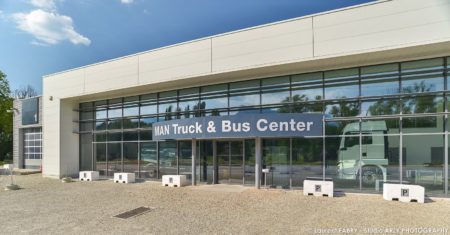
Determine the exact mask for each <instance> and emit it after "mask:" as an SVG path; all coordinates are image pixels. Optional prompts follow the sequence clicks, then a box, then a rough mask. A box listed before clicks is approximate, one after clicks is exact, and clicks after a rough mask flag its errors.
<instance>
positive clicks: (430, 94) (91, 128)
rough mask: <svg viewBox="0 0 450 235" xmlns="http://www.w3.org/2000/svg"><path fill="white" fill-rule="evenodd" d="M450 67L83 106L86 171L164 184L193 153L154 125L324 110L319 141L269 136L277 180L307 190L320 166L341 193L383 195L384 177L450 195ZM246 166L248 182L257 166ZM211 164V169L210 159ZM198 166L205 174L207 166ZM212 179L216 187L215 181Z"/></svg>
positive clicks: (308, 78) (410, 66)
mask: <svg viewBox="0 0 450 235" xmlns="http://www.w3.org/2000/svg"><path fill="white" fill-rule="evenodd" d="M448 61H449V58H448V57H446V58H432V59H424V60H416V61H405V62H398V63H389V64H381V65H372V66H364V67H355V68H344V69H339V70H333V71H318V72H313V73H305V74H293V75H288V76H281V77H273V78H262V79H253V80H248V81H242V82H232V83H223V84H216V85H208V86H201V87H192V88H187V89H180V90H171V91H163V92H159V93H152V94H144V95H139V96H132V97H123V98H115V99H109V100H99V101H93V102H84V103H81V104H80V107H79V108H80V121H79V122H80V125H79V130H80V138H81V139H82V140H81V141H80V143H81V145H80V159H82V161H83V164H82V165H83V168H86V169H87V168H88V166H89V165H92V166H93V167H94V169H97V170H99V171H100V172H101V174H102V175H103V176H107V175H111V174H112V173H113V172H115V171H118V170H127V171H135V172H136V171H137V174H138V175H139V176H140V177H145V178H160V177H161V175H162V174H163V173H167V172H176V171H177V170H178V169H179V168H180V166H181V165H180V164H181V162H182V161H180V159H181V158H182V157H181V156H180V155H183V156H184V153H186V151H187V150H186V151H185V152H183V153H182V152H180V150H179V149H178V150H177V147H176V146H177V143H176V142H175V141H172V142H171V141H167V143H162V142H161V143H156V142H153V141H152V139H151V133H152V123H154V122H157V121H164V120H173V119H177V118H192V117H196V116H210V115H215V116H218V115H221V116H224V115H234V114H238V113H239V114H241V113H267V112H278V113H311V112H316V113H323V114H324V115H325V118H326V119H325V121H326V124H325V126H326V133H325V136H323V137H322V138H321V139H322V140H321V141H320V140H319V139H320V138H318V139H295V138H294V139H292V143H291V140H289V139H266V140H264V144H265V145H264V159H265V161H266V162H265V164H266V165H267V166H272V167H274V168H275V169H274V174H273V177H274V179H273V181H270V182H269V183H270V184H274V185H277V186H278V187H287V186H288V187H291V186H292V187H298V186H301V181H302V179H303V178H305V177H308V176H309V175H312V176H318V175H320V169H319V168H318V167H317V164H322V169H323V171H324V172H322V174H325V176H326V177H331V178H333V179H334V180H335V181H336V186H337V187H338V188H343V189H352V190H353V189H354V190H365V191H368V192H379V190H380V187H382V183H380V178H382V180H381V181H385V180H387V181H389V180H390V181H393V182H395V181H402V182H404V183H416V182H417V183H418V184H421V185H424V186H425V188H426V190H427V193H428V192H429V193H430V195H442V194H444V193H445V192H446V191H447V190H448V189H447V188H448V187H447V188H446V186H448V177H447V179H446V175H447V174H448V164H447V165H446V164H445V163H448V159H447V158H448V156H447V155H448V154H447V153H446V152H448V151H444V150H445V148H448V137H447V136H445V133H446V131H448V127H447V126H446V125H445V124H446V123H447V122H448V121H447V120H448V115H447V114H446V112H447V111H448V103H449V102H448V89H449V88H450V87H449V86H450V84H449V81H448V80H449V79H448V75H449V65H448V63H449V62H448ZM446 139H447V141H445V140H446ZM417 142H419V143H420V145H421V151H423V152H422V153H421V155H420V156H418V155H417V154H415V152H416V151H415V150H414V148H415V147H418V146H419V145H414V144H412V143H417ZM89 143H91V145H92V146H91V151H89V150H90V149H89ZM136 145H137V146H136ZM160 145H161V146H160ZM182 145H184V144H182ZM311 146H314V147H311ZM320 146H322V153H320V151H319V149H320ZM160 147H162V149H160ZM209 149H210V152H212V150H211V149H212V148H209ZM247 151H251V150H250V148H245V152H247ZM113 152H114V153H113ZM252 154H253V153H252ZM252 154H245V156H247V155H248V156H253V155H252ZM415 155H417V156H415ZM208 156H209V155H208ZM321 157H322V160H321V159H320V158H321ZM88 159H92V164H89V163H88V162H87V161H88ZM208 159H209V158H208ZM183 161H184V160H183ZM245 161H246V162H245V163H244V165H245V167H244V179H246V177H247V176H246V172H250V171H251V170H250V169H249V168H250V167H248V166H251V165H253V162H252V161H254V160H253V158H252V157H249V159H246V160H245ZM247 161H248V163H247ZM199 162H200V161H199ZM203 162H204V163H205V164H206V165H207V167H212V165H211V164H212V159H209V160H205V161H203ZM210 163H211V164H210ZM183 164H185V165H186V166H187V165H188V164H186V162H185V161H184V163H183ZM198 167H199V169H197V173H198V174H200V172H201V171H200V168H201V167H202V165H198ZM203 167H204V168H205V166H203ZM206 169H207V168H206ZM446 171H447V173H446ZM208 172H209V171H208V170H206V173H208ZM205 175H206V177H205V179H207V180H205V181H208V179H209V178H211V177H209V176H208V174H205ZM199 177H200V176H199ZM199 179H200V178H199ZM270 180H272V179H270ZM248 182H251V179H249V181H248Z"/></svg>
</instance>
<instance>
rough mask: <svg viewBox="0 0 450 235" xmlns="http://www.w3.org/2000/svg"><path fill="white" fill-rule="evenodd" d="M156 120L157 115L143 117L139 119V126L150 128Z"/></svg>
mask: <svg viewBox="0 0 450 235" xmlns="http://www.w3.org/2000/svg"><path fill="white" fill-rule="evenodd" d="M154 122H158V118H157V117H143V118H141V119H140V127H141V128H150V127H152V123H154Z"/></svg>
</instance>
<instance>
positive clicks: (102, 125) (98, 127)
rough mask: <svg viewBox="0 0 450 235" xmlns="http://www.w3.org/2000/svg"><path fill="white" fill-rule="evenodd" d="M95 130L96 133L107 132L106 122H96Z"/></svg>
mask: <svg viewBox="0 0 450 235" xmlns="http://www.w3.org/2000/svg"><path fill="white" fill-rule="evenodd" d="M95 130H96V131H101V130H106V121H96V122H95Z"/></svg>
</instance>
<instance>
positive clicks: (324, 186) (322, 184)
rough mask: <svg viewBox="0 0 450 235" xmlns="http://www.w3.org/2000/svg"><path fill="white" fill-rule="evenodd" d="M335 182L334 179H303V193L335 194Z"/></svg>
mask: <svg viewBox="0 0 450 235" xmlns="http://www.w3.org/2000/svg"><path fill="white" fill-rule="evenodd" d="M333 193H334V184H333V181H323V180H304V181H303V195H305V196H308V195H314V196H327V197H333V196H334V194H333Z"/></svg>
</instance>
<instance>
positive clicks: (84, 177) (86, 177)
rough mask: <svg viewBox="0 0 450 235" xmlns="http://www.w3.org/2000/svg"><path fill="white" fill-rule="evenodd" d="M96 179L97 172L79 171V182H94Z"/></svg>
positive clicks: (97, 176) (97, 177)
mask: <svg viewBox="0 0 450 235" xmlns="http://www.w3.org/2000/svg"><path fill="white" fill-rule="evenodd" d="M98 179H99V173H98V171H80V181H95V180H98Z"/></svg>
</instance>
